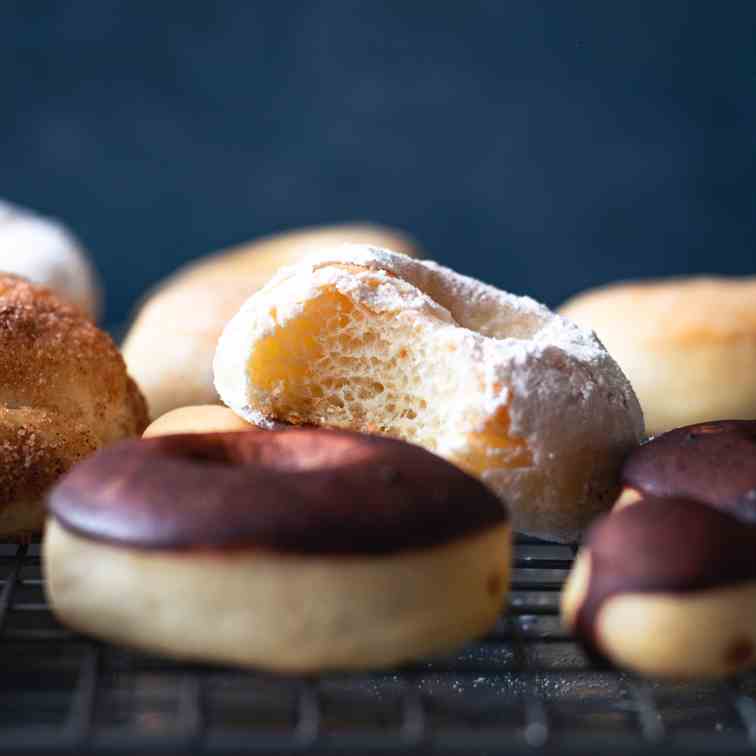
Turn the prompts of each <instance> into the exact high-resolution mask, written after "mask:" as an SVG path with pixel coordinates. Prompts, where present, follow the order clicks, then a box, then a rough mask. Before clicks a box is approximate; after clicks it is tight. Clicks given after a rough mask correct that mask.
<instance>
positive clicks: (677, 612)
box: [562, 421, 756, 679]
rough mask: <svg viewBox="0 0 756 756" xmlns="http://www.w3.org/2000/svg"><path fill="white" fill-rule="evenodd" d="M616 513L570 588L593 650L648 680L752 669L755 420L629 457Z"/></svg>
mask: <svg viewBox="0 0 756 756" xmlns="http://www.w3.org/2000/svg"><path fill="white" fill-rule="evenodd" d="M622 481H623V484H624V488H623V493H622V496H621V497H620V498H619V500H618V502H617V505H616V506H615V510H614V511H613V512H612V513H611V514H609V515H606V516H605V517H602V518H601V519H599V521H598V522H597V523H596V524H595V525H594V526H593V527H592V528H591V529H590V531H589V532H588V535H587V536H586V539H585V541H584V544H583V548H582V549H581V551H580V553H579V554H578V557H577V559H576V561H575V564H574V566H573V569H572V572H571V574H570V576H569V579H568V581H567V584H566V586H565V590H564V594H563V601H562V609H563V616H564V619H565V622H566V624H567V626H568V627H569V628H571V629H573V630H574V631H575V632H576V633H577V635H578V636H579V637H580V638H581V640H582V641H583V643H584V644H585V646H586V649H587V650H588V652H589V653H590V654H592V655H593V656H595V657H598V658H601V659H604V660H609V661H611V662H613V663H615V664H617V665H619V666H623V667H627V668H629V669H632V670H635V671H637V672H640V673H642V674H646V675H650V676H657V677H671V678H678V679H688V678H722V677H727V676H730V675H732V674H735V673H737V672H739V671H742V670H744V669H747V668H750V667H753V666H755V665H756V421H719V422H711V423H703V424H698V425H691V426H688V427H684V428H679V429H676V430H674V431H670V432H669V433H666V434H664V435H662V436H659V437H657V438H655V439H653V440H652V441H650V442H648V443H647V444H645V445H643V446H642V447H640V448H639V449H638V450H637V451H635V452H634V453H633V454H631V455H630V456H629V457H628V459H627V461H626V463H625V465H624V467H623V471H622Z"/></svg>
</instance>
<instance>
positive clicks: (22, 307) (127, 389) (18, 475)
mask: <svg viewBox="0 0 756 756" xmlns="http://www.w3.org/2000/svg"><path fill="white" fill-rule="evenodd" d="M0 377H1V382H0V385H2V394H0V465H1V466H2V474H0V536H2V537H12V536H16V535H23V534H25V533H27V532H28V531H30V530H38V529H39V528H40V527H41V524H42V521H41V517H42V508H41V500H40V497H41V496H42V494H43V493H44V491H45V490H46V489H47V488H48V487H49V486H50V485H51V484H52V483H53V482H54V481H55V480H56V479H57V478H58V477H59V476H60V475H61V474H62V473H63V472H64V471H65V470H67V469H68V468H69V467H71V466H72V465H73V464H74V463H76V462H77V461H78V460H80V459H82V458H83V457H84V456H86V455H87V454H90V453H91V452H93V451H95V450H96V449H97V448H99V447H100V446H103V445H104V444H107V443H110V442H112V441H115V440H118V439H120V438H124V437H127V436H131V435H135V434H138V433H141V431H142V430H143V429H144V427H145V426H146V423H147V411H146V405H145V402H144V398H143V397H142V395H141V394H140V392H139V389H138V388H137V387H136V384H135V383H134V382H133V381H132V380H131V379H130V378H129V377H128V376H127V374H126V369H125V365H124V362H123V359H122V358H121V356H120V354H119V353H118V350H117V349H116V347H115V345H114V344H113V342H112V340H111V339H110V337H109V336H108V335H107V334H106V333H104V332H103V331H101V330H100V329H98V328H97V327H96V326H95V325H94V324H93V323H92V322H91V321H90V320H89V319H88V318H87V317H86V316H84V315H83V314H82V312H81V311H80V310H79V309H78V308H77V307H75V306H73V305H69V304H66V303H64V302H63V301H62V300H60V299H59V298H58V297H57V296H56V295H55V294H54V293H53V292H52V291H51V290H50V289H48V288H46V287H42V286H38V285H34V284H31V283H29V282H28V281H26V280H24V279H22V278H19V277H17V276H12V275H7V274H3V275H0Z"/></svg>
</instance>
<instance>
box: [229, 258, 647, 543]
mask: <svg viewBox="0 0 756 756" xmlns="http://www.w3.org/2000/svg"><path fill="white" fill-rule="evenodd" d="M325 289H330V290H335V291H337V292H339V293H340V294H341V295H344V296H346V297H347V298H348V299H349V300H350V301H352V302H355V303H356V304H358V305H359V306H360V307H361V308H362V309H363V310H364V311H367V312H372V313H374V314H375V315H376V316H380V317H383V318H384V319H386V318H389V320H384V322H385V323H388V324H391V327H394V324H396V323H402V324H404V326H406V328H405V331H406V333H407V334H411V335H410V336H408V338H409V339H415V342H413V343H421V342H422V343H423V345H424V347H425V348H426V351H425V354H426V355H427V356H426V357H425V358H424V360H425V363H424V365H423V369H424V375H423V376H422V381H423V390H424V391H425V394H424V396H426V398H427V399H428V403H432V404H434V405H436V406H435V407H434V412H435V414H434V422H435V423H436V424H435V425H434V426H433V428H432V433H430V434H429V433H427V432H423V429H420V430H418V429H417V428H416V427H415V426H412V427H410V426H409V425H407V424H405V425H402V424H401V423H399V424H397V425H395V426H393V428H394V429H393V430H392V431H391V432H392V433H394V434H396V435H400V436H401V437H403V438H405V439H407V440H410V441H415V442H416V443H421V444H422V445H424V446H427V447H428V448H431V449H432V450H433V451H435V452H436V453H438V454H439V455H441V456H443V457H446V458H447V459H450V460H452V461H457V462H458V463H460V460H463V459H467V458H469V455H470V453H471V448H472V447H473V446H474V442H475V440H476V439H479V438H480V434H485V433H487V432H488V431H487V429H489V428H490V427H491V423H492V422H493V421H494V420H495V419H496V418H499V417H500V416H501V413H502V412H505V413H506V415H507V420H508V429H507V431H506V436H507V437H508V438H510V439H516V440H517V441H518V443H523V444H524V447H525V451H526V452H527V454H526V455H525V456H527V461H523V459H524V457H522V458H520V459H519V460H518V461H517V462H511V463H508V464H506V465H502V464H499V463H497V461H496V460H497V457H496V453H497V449H496V442H495V440H494V443H493V447H492V448H489V449H486V450H485V455H488V457H487V458H490V464H484V465H483V466H482V468H481V469H478V470H476V472H477V473H478V474H479V475H480V477H481V478H482V479H483V480H484V481H486V482H487V483H488V484H489V485H490V486H491V487H492V488H493V490H494V491H495V492H496V493H497V494H499V496H500V497H501V498H502V499H504V500H505V501H506V502H507V503H508V504H509V505H510V507H511V509H512V513H513V519H514V524H515V528H516V529H518V530H520V531H522V532H526V533H530V534H532V535H537V536H540V537H544V538H550V539H554V540H560V541H572V540H576V539H577V538H578V537H579V535H580V533H581V532H582V530H583V528H584V527H585V526H587V524H588V523H589V522H590V520H591V519H592V518H593V516H594V515H595V514H597V513H598V512H600V511H603V510H605V509H607V508H608V507H609V506H610V505H611V503H612V501H613V499H614V497H615V495H616V492H617V489H618V483H617V473H618V469H619V465H620V462H621V460H622V457H623V456H624V454H625V453H626V452H627V451H628V450H629V449H630V448H632V447H633V446H634V445H635V444H637V443H638V441H639V439H640V437H641V434H642V432H643V420H642V415H641V411H640V407H639V405H638V401H637V399H636V397H635V394H634V393H633V390H632V388H631V386H630V384H629V382H628V381H627V379H626V378H625V376H624V375H623V374H622V372H621V371H620V369H619V368H618V366H617V364H616V363H615V362H614V360H613V359H612V358H611V357H610V356H609V354H608V353H607V352H606V350H605V349H604V347H603V346H602V345H601V343H600V342H599V341H598V339H597V338H596V336H595V335H594V334H593V333H592V332H590V331H587V330H584V329H582V328H580V327H578V326H577V325H575V324H574V323H572V322H570V321H568V320H566V319H564V318H561V317H560V316H558V315H555V314H553V313H552V312H550V311H549V310H548V309H547V308H546V307H544V306H543V305H541V304H539V303H538V302H536V301H535V300H533V299H530V298H529V297H520V296H516V295H513V294H509V293H507V292H503V291H500V290H498V289H496V288H494V287H492V286H489V285H487V284H484V283H482V282H480V281H476V280H475V279H472V278H469V277H467V276H463V275H460V274H458V273H456V272H454V271H452V270H450V269H449V268H445V267H443V266H441V265H438V264H437V263H434V262H430V261H418V260H413V259H410V258H407V257H404V256H401V255H396V254H394V253H391V252H389V251H387V250H382V249H376V248H374V247H367V246H356V245H345V246H342V247H340V248H336V249H333V250H330V251H328V252H327V253H324V254H322V255H320V256H318V257H317V258H315V259H312V260H308V261H307V262H306V263H303V264H301V265H298V266H296V267H292V268H286V269H283V270H281V271H280V272H279V273H278V274H277V275H276V276H275V277H274V278H273V279H272V280H271V281H270V282H269V283H268V285H267V286H266V287H265V288H264V289H262V290H261V291H260V292H258V293H257V294H256V295H254V296H253V297H251V298H250V299H249V300H248V301H247V302H246V303H245V305H244V306H243V307H242V309H241V310H240V312H239V313H238V314H237V315H236V316H235V317H234V318H233V319H232V321H231V322H230V323H229V324H228V326H227V327H226V330H225V331H224V333H223V335H222V337H221V339H220V341H219V346H218V351H217V353H216V359H215V381H216V388H217V389H218V392H219V394H220V396H221V398H222V399H223V400H224V401H225V402H226V404H228V406H230V407H231V408H232V409H233V410H234V411H236V412H237V413H238V414H240V415H241V416H242V417H244V418H245V419H247V420H249V421H251V422H254V423H256V424H259V425H265V424H268V423H270V422H271V421H273V420H280V419H286V418H281V417H278V416H276V414H275V409H274V406H275V401H274V397H272V396H270V397H268V396H265V395H264V394H263V393H261V392H259V391H257V390H255V387H254V386H252V385H251V384H250V379H249V376H248V371H247V365H248V362H249V360H250V356H251V354H252V352H253V350H254V349H255V346H256V345H257V344H259V343H260V341H261V340H262V339H265V338H266V337H267V336H269V335H271V334H274V333H276V332H278V329H285V328H286V326H287V324H289V323H291V322H293V321H294V320H295V319H296V318H297V317H298V316H299V315H300V314H301V313H302V312H303V308H304V307H305V306H306V305H307V303H308V302H312V301H313V300H314V299H315V298H316V297H317V296H318V293H319V292H321V291H323V290H325ZM404 326H403V327H404ZM370 401H372V402H373V403H372V404H370V402H367V403H366V405H365V406H366V408H367V410H368V411H372V412H377V411H378V407H379V405H378V404H376V402H380V401H381V400H380V398H378V399H375V400H372V399H371V400H370ZM338 424H339V425H341V426H342V427H343V426H344V421H343V420H342V419H339V421H338ZM405 429H406V432H405ZM426 430H427V429H426ZM486 439H487V440H486V443H488V441H490V439H489V438H488V437H487V436H486ZM478 443H479V442H478ZM463 466H464V465H463ZM468 469H469V465H468Z"/></svg>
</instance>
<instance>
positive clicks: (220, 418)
mask: <svg viewBox="0 0 756 756" xmlns="http://www.w3.org/2000/svg"><path fill="white" fill-rule="evenodd" d="M254 428H255V426H254V425H250V424H249V423H248V422H246V421H245V420H242V419H241V418H240V417H239V416H238V415H237V414H236V413H235V412H232V411H231V410H230V409H229V408H228V407H222V406H221V405H220V404H199V405H197V406H196V407H179V408H178V409H175V410H171V411H170V412H166V413H165V414H164V415H161V416H160V417H159V418H158V419H157V420H154V421H153V422H152V423H150V425H148V426H147V430H145V432H144V433H143V434H142V435H143V437H144V438H150V437H152V436H170V435H174V434H178V433H222V432H229V431H244V430H246V431H248V430H253V429H254Z"/></svg>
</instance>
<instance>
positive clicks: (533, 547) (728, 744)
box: [0, 540, 756, 756]
mask: <svg viewBox="0 0 756 756" xmlns="http://www.w3.org/2000/svg"><path fill="white" fill-rule="evenodd" d="M571 559H572V551H571V550H570V549H569V548H568V547H565V546H558V545H552V544H545V543H540V542H535V541H532V540H521V541H520V542H519V543H518V545H517V550H516V559H515V571H514V583H513V591H512V594H511V600H510V609H509V612H508V613H507V615H506V616H505V617H502V618H501V620H500V621H499V623H498V625H497V626H496V628H495V629H494V630H493V632H492V633H491V634H490V635H489V636H488V637H486V638H484V639H483V640H481V641H479V642H476V643H472V644H471V645H469V646H468V647H467V648H464V649H462V650H461V651H460V652H458V653H457V654H454V655H453V656H449V657H445V658H438V659H429V660H423V661H420V662H417V663H414V664H412V665H408V666H405V667H403V668H401V669H396V670H391V671H389V672H385V673H380V674H365V675H326V676H323V677H318V678H308V679H303V678H281V677H275V676H272V675H268V674H261V673H255V672H244V671H239V670H233V669H225V668H220V667H206V666H198V665H187V664H179V663H176V662H173V661H171V660H169V659H165V658H160V657H156V656H150V655H147V654H143V653H138V652H134V651H129V650H126V649H123V648H118V647H115V646H110V645H107V644H103V643H98V642H95V641H93V640H91V639H89V638H86V637H83V636H81V635H78V634H76V633H73V632H70V631H68V630H67V629H65V628H64V627H62V626H61V625H59V624H58V623H57V622H56V621H55V619H54V617H53V616H52V614H51V613H50V611H49V609H48V607H47V604H46V603H45V598H44V592H43V585H42V578H41V573H40V559H39V545H38V544H31V545H30V546H15V545H0V578H2V581H1V582H0V753H2V754H5V753H13V754H60V753H72V754H73V753H76V754H86V753H112V754H129V755H130V756H134V755H135V754H147V753H155V754H158V753H160V754H168V753H171V754H176V753H229V754H231V753H233V754H241V753H255V754H260V753H268V754H288V753H303V752H306V753H317V754H326V753H341V754H345V753H350V754H372V753H375V754H396V753H430V752H434V753H435V752H439V753H465V754H474V753H481V754H523V753H527V754H581V755H582V754H603V753H607V754H608V753H611V754H627V753H654V754H657V753H658V754H665V755H668V754H677V753H690V754H717V755H719V754H724V753H754V752H756V675H754V676H748V677H745V678H743V679H740V680H732V681H728V682H726V683H718V684H707V685H675V684H658V683H653V682H649V681H644V680H641V679H638V678H635V677H632V676H630V675H626V674H622V673H618V672H616V671H612V670H605V669H599V668H597V667H595V666H593V665H592V664H591V663H590V662H589V661H588V659H587V658H586V657H585V656H584V655H583V654H582V653H581V651H580V649H579V647H578V646H576V644H575V643H574V641H573V639H572V638H571V637H570V636H569V635H567V634H565V632H564V630H563V629H562V628H561V626H560V623H559V616H558V607H559V590H560V588H561V585H562V582H563V581H564V578H565V576H566V574H567V570H568V569H569V566H570V562H571ZM92 568H93V569H97V566H96V565H93V566H92Z"/></svg>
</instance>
